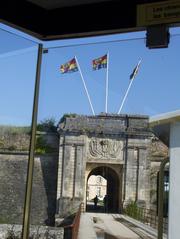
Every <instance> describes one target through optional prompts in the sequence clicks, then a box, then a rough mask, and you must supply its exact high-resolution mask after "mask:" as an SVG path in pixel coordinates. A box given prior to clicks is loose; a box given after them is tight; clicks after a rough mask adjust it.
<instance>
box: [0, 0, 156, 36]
mask: <svg viewBox="0 0 180 239" xmlns="http://www.w3.org/2000/svg"><path fill="white" fill-rule="evenodd" d="M77 1H78V0H77ZM150 2H156V1H155V0H149V1H147V0H134V1H131V0H126V1H119V0H118V1H117V0H111V1H108V2H100V3H92V4H86V5H77V6H72V7H66V8H58V9H54V10H45V9H43V8H41V7H39V6H37V5H35V4H32V3H30V2H27V1H19V0H13V1H12V0H6V1H3V2H2V3H0V18H1V19H2V20H3V21H4V22H7V23H9V24H10V25H12V26H15V27H17V28H18V29H22V30H24V31H25V32H28V33H30V34H32V35H35V36H36V37H38V38H41V39H43V40H48V39H60V38H62V39H64V38H71V37H83V36H93V35H100V34H109V33H113V32H126V31H135V30H143V29H138V28H137V27H136V7H137V4H141V3H150Z"/></svg>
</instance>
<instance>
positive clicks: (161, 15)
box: [137, 0, 180, 27]
mask: <svg viewBox="0 0 180 239" xmlns="http://www.w3.org/2000/svg"><path fill="white" fill-rule="evenodd" d="M177 22H179V23H180V1H177V0H176V1H173V0H172V1H164V2H158V3H157V2H156V3H149V4H141V5H138V7H137V26H138V27H140V26H150V25H156V24H163V23H177Z"/></svg>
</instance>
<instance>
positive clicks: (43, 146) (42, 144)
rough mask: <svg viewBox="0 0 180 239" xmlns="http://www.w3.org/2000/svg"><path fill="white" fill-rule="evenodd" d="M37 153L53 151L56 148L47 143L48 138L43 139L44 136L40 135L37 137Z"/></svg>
mask: <svg viewBox="0 0 180 239" xmlns="http://www.w3.org/2000/svg"><path fill="white" fill-rule="evenodd" d="M35 151H36V153H38V154H45V153H52V152H54V149H53V148H52V147H51V146H50V145H48V144H47V142H46V140H45V139H43V137H42V136H38V137H37V138H36V150H35Z"/></svg>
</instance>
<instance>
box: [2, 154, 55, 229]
mask: <svg viewBox="0 0 180 239" xmlns="http://www.w3.org/2000/svg"><path fill="white" fill-rule="evenodd" d="M57 159H58V157H57V155H49V156H48V155H46V156H45V155H44V156H38V157H35V160H34V176H33V193H32V206H31V223H32V224H48V225H53V224H54V220H55V210H56V183H57V163H58V161H57ZM27 162H28V155H20V154H19V155H18V154H0V222H1V223H15V224H16V223H21V222H22V215H23V206H24V196H25V184H26V174H27Z"/></svg>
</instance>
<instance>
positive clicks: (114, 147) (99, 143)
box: [89, 138, 123, 158]
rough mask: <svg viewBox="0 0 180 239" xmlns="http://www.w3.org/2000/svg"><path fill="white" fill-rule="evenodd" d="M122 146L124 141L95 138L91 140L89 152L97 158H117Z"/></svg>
mask: <svg viewBox="0 0 180 239" xmlns="http://www.w3.org/2000/svg"><path fill="white" fill-rule="evenodd" d="M122 146H123V143H122V141H116V140H111V139H99V138H93V139H91V141H90V142H89V153H90V155H91V156H92V157H96V158H117V157H118V156H119V154H120V152H121V150H122Z"/></svg>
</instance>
